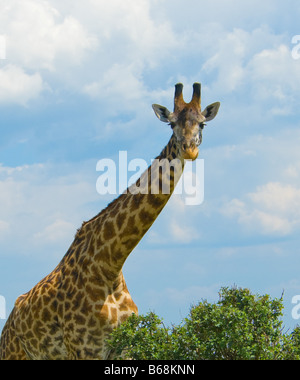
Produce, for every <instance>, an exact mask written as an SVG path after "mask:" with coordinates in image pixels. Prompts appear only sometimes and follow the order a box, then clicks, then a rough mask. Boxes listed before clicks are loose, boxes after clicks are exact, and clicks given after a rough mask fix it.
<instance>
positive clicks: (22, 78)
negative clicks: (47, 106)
mask: <svg viewBox="0 0 300 380" xmlns="http://www.w3.org/2000/svg"><path fill="white" fill-rule="evenodd" d="M45 87H46V86H45V84H44V83H43V80H42V78H41V76H40V74H38V73H36V74H32V75H30V74H26V73H25V72H24V70H23V69H21V68H19V67H17V66H14V65H7V66H5V67H4V68H3V69H0V103H2V104H9V103H16V104H21V105H23V106H25V105H27V103H28V102H29V101H30V100H32V99H35V98H37V97H38V96H39V95H40V94H41V92H42V91H43V89H44V88H45Z"/></svg>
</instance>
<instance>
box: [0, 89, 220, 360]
mask: <svg viewBox="0 0 300 380" xmlns="http://www.w3.org/2000/svg"><path fill="white" fill-rule="evenodd" d="M182 92H183V85H182V84H177V85H176V86H175V99H174V111H173V112H170V111H169V110H168V109H167V108H165V107H163V106H160V105H153V109H154V111H155V114H156V115H157V117H158V118H159V119H160V120H161V121H163V122H167V123H169V124H170V125H171V128H172V131H173V133H172V136H171V138H170V141H169V142H168V144H167V145H166V147H165V148H164V149H163V150H162V152H161V154H160V155H159V156H158V157H157V159H156V160H155V161H154V162H155V163H156V164H155V165H158V163H160V162H164V163H165V164H167V163H171V162H173V163H174V164H173V165H171V166H170V170H169V171H168V170H165V171H164V170H154V167H152V166H150V167H149V168H148V169H147V170H146V171H145V172H144V173H143V174H142V175H141V177H140V178H139V179H138V180H137V182H136V184H135V186H136V187H138V188H141V184H142V186H143V187H144V191H143V192H140V191H139V192H135V191H125V192H124V193H123V194H121V195H120V196H119V197H118V198H117V199H116V200H114V201H113V202H112V203H110V204H109V205H108V206H107V207H106V208H105V209H104V210H102V211H101V212H100V213H99V214H98V215H96V216H95V217H94V218H93V219H91V220H89V221H88V222H85V223H83V224H82V226H81V228H80V229H79V230H78V231H77V233H76V236H75V238H74V241H73V242H72V244H71V246H70V248H69V249H68V251H67V253H66V254H65V256H64V257H63V259H62V260H61V262H60V263H59V264H58V266H57V267H56V268H55V269H54V270H53V271H52V272H51V273H50V274H49V275H48V276H46V277H45V278H44V279H43V280H41V281H40V282H39V283H38V284H37V285H36V286H34V287H33V288H32V289H31V290H30V291H29V292H28V293H25V294H23V295H21V296H20V297H19V298H18V299H17V300H16V303H15V306H14V309H13V310H12V312H11V314H10V316H9V318H8V320H7V322H6V324H5V326H4V329H3V331H2V336H1V341H0V360H69V359H73V360H76V359H110V358H113V353H112V352H111V351H110V347H109V346H108V344H107V339H108V337H109V335H110V333H111V332H112V330H113V329H115V328H116V327H117V326H118V325H120V324H121V323H122V322H124V321H125V320H126V319H127V318H128V317H129V316H130V315H131V314H132V313H137V312H138V309H137V306H136V305H135V303H134V302H133V300H132V298H131V296H130V294H129V291H128V289H127V286H126V283H125V280H124V277H123V273H122V268H123V265H124V263H125V261H126V259H127V258H128V256H129V255H130V253H131V252H132V250H133V249H134V248H135V247H136V245H137V244H138V243H139V241H140V240H141V239H142V238H143V236H144V235H145V234H146V232H147V231H148V230H149V228H150V227H151V225H152V224H153V223H154V221H155V219H156V218H157V217H158V215H159V214H160V212H161V211H162V209H163V208H164V206H165V205H166V203H167V202H168V200H169V198H170V197H171V195H172V193H173V192H174V189H175V186H176V184H177V182H178V181H179V179H180V176H181V174H182V172H183V168H184V165H185V162H186V160H195V159H196V158H197V157H198V153H199V151H198V147H199V145H200V144H201V142H202V130H203V128H204V125H205V123H206V122H207V121H210V120H212V119H213V118H214V117H215V116H216V114H217V113H218V110H219V107H220V103H214V104H212V105H210V106H208V107H207V108H206V109H205V110H204V111H203V112H202V111H201V85H200V84H199V83H195V84H194V93H193V98H192V100H191V102H190V103H185V101H184V100H183V94H182ZM153 165H154V164H153ZM164 189H168V191H163V190H164ZM131 190H132V189H131Z"/></svg>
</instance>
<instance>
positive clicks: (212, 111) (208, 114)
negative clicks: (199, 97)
mask: <svg viewBox="0 0 300 380" xmlns="http://www.w3.org/2000/svg"><path fill="white" fill-rule="evenodd" d="M220 105H221V104H220V103H219V102H217V103H213V104H211V105H210V106H207V107H206V108H205V110H204V111H203V112H202V115H203V116H204V117H205V119H206V121H210V120H212V119H214V118H215V117H216V116H217V113H218V111H219V108H220Z"/></svg>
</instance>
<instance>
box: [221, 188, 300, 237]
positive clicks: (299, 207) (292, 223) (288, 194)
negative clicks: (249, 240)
mask: <svg viewBox="0 0 300 380" xmlns="http://www.w3.org/2000/svg"><path fill="white" fill-rule="evenodd" d="M221 212H222V213H223V214H224V215H225V216H226V217H231V218H232V217H233V218H237V220H238V222H239V223H240V224H241V225H243V226H245V227H246V228H247V229H248V230H249V231H251V232H256V233H261V234H263V235H275V236H287V235H290V234H292V233H293V232H295V231H296V230H297V229H299V227H300V188H296V187H293V186H291V185H284V184H281V183H267V184H266V185H264V186H259V187H258V188H257V190H256V192H254V193H249V194H247V195H246V196H245V197H244V200H240V199H233V200H232V201H230V202H228V203H227V204H226V205H224V207H223V208H222V211H221Z"/></svg>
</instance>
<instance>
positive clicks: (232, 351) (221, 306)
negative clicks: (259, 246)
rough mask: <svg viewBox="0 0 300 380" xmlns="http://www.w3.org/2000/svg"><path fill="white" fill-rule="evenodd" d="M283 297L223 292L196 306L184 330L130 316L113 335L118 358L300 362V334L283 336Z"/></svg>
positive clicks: (151, 316)
mask: <svg viewBox="0 0 300 380" xmlns="http://www.w3.org/2000/svg"><path fill="white" fill-rule="evenodd" d="M282 316H283V297H281V298H275V299H272V298H271V297H270V296H269V295H263V296H260V295H254V294H252V293H251V292H250V290H249V289H241V288H240V289H238V288H236V287H233V288H221V290H220V292H219V301H218V302H217V303H209V302H207V301H206V300H204V301H202V302H200V303H199V304H197V305H195V306H192V307H191V310H190V313H189V315H188V316H187V317H186V318H185V319H184V320H183V321H182V323H181V324H180V325H173V326H171V327H166V326H164V324H163V320H162V319H161V318H159V317H158V316H157V315H156V314H155V313H153V312H149V313H148V314H147V315H141V316H136V315H132V316H131V317H130V318H129V319H128V320H127V321H126V322H125V323H124V324H122V325H121V326H119V327H118V328H117V329H116V330H114V331H113V333H112V335H111V338H110V341H109V343H110V345H111V347H112V350H114V351H115V354H116V358H131V359H134V360H299V359H300V328H299V327H297V328H295V330H294V331H293V332H292V333H290V334H288V333H285V332H284V331H283V330H284V327H283V322H282Z"/></svg>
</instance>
